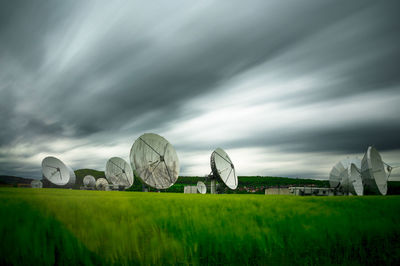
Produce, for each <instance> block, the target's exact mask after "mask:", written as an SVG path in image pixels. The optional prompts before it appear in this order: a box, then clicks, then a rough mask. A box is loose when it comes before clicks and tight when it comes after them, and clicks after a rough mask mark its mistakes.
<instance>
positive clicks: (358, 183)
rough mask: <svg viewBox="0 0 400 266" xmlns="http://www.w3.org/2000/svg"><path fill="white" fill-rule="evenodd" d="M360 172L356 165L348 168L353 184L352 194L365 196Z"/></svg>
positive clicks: (350, 180) (350, 181)
mask: <svg viewBox="0 0 400 266" xmlns="http://www.w3.org/2000/svg"><path fill="white" fill-rule="evenodd" d="M360 171H361V170H360V169H359V168H358V167H357V166H356V165H355V164H354V163H351V164H350V167H349V168H348V176H349V183H350V184H351V186H350V188H351V191H350V192H351V193H352V194H353V195H357V196H362V195H364V187H363V182H362V179H361V173H360Z"/></svg>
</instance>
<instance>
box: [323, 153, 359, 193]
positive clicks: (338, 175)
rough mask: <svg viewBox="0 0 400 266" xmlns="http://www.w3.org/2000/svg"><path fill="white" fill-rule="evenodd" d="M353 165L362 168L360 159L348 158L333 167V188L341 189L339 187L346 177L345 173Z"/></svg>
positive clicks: (331, 182)
mask: <svg viewBox="0 0 400 266" xmlns="http://www.w3.org/2000/svg"><path fill="white" fill-rule="evenodd" d="M352 163H353V164H355V165H356V166H357V167H359V168H360V167H361V160H360V159H358V158H347V159H344V160H341V161H340V162H338V163H336V164H335V165H334V166H333V167H332V170H331V172H330V173H329V185H330V187H331V188H339V186H340V185H341V183H342V179H343V177H344V175H345V172H346V171H347V169H348V168H349V167H350V164H352ZM345 182H346V181H345Z"/></svg>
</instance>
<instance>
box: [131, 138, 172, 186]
mask: <svg viewBox="0 0 400 266" xmlns="http://www.w3.org/2000/svg"><path fill="white" fill-rule="evenodd" d="M130 161H131V165H132V168H133V170H134V171H136V174H137V176H138V177H139V178H140V179H141V180H142V182H144V183H145V184H147V185H149V186H151V187H153V188H156V189H165V188H169V187H170V186H172V185H173V184H174V183H175V182H176V180H177V179H178V176H179V160H178V155H177V154H176V151H175V149H174V147H172V145H171V144H170V143H169V142H168V141H167V140H166V139H164V138H163V137H161V136H159V135H157V134H153V133H145V134H143V135H142V136H140V137H139V138H138V139H136V141H135V143H133V145H132V148H131V153H130Z"/></svg>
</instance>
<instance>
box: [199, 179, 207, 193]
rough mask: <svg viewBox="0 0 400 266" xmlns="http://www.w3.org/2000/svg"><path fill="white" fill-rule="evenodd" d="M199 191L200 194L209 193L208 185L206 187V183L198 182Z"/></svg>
mask: <svg viewBox="0 0 400 266" xmlns="http://www.w3.org/2000/svg"><path fill="white" fill-rule="evenodd" d="M197 191H198V192H199V193H200V194H206V193H207V187H206V185H205V184H204V183H203V182H201V181H199V182H197Z"/></svg>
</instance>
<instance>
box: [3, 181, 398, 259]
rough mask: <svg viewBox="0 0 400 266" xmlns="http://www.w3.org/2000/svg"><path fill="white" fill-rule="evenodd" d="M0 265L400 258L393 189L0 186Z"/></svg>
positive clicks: (396, 198)
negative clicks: (252, 191) (184, 190)
mask: <svg viewBox="0 0 400 266" xmlns="http://www.w3.org/2000/svg"><path fill="white" fill-rule="evenodd" d="M0 217H1V227H0V234H1V247H0V264H1V265H5V264H16V265H37V264H43V265H53V264H55V263H57V264H61V265H74V264H86V265H90V264H95V265H101V264H104V265H110V264H118V265H121V264H141V265H149V264H151V265H168V264H185V265H187V264H194V265H198V264H213V265H214V264H220V265H226V264H237V265H248V264H256V265H266V264H270V265H271V264H272V265H282V264H285V265H306V264H307V265H309V264H312V265H316V264H319V265H320V264H352V265H382V264H393V265H395V264H397V265H398V264H399V263H400V242H399V237H400V227H399V224H400V197H399V196H387V197H374V196H366V197H296V196H264V195H210V194H208V195H200V194H177V193H141V192H116V191H109V192H104V191H79V190H65V189H27V188H26V189H23V188H19V189H18V188H1V189H0Z"/></svg>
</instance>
